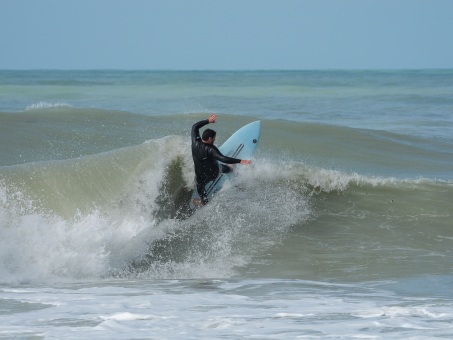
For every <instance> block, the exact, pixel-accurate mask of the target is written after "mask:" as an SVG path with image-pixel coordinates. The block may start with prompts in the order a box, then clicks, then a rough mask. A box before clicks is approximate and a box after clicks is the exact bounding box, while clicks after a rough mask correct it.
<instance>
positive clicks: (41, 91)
mask: <svg viewBox="0 0 453 340" xmlns="http://www.w3.org/2000/svg"><path fill="white" fill-rule="evenodd" d="M211 112H216V113H217V114H218V115H219V118H218V121H217V123H216V124H215V125H214V126H213V128H214V129H215V130H216V131H217V143H218V144H219V145H220V144H221V143H222V141H224V140H226V139H227V138H228V136H229V135H231V134H232V133H233V132H234V131H235V130H237V129H238V128H240V127H241V126H243V125H245V124H247V123H249V122H251V121H254V120H261V121H262V138H261V141H260V145H259V148H258V153H257V155H256V157H255V159H254V160H253V164H252V165H251V166H247V167H242V168H241V169H239V170H240V171H239V173H238V175H237V176H236V177H234V179H232V180H231V181H230V182H228V183H227V185H226V186H225V187H224V189H222V191H220V192H219V193H218V194H217V196H216V197H215V199H214V200H213V201H212V202H210V204H209V205H207V206H206V207H204V208H203V209H201V210H199V211H198V212H197V213H195V214H193V215H192V214H190V212H189V211H188V210H187V202H188V195H190V191H191V188H192V186H193V164H192V160H191V155H190V128H191V126H192V124H194V123H195V122H197V121H198V120H201V119H205V118H207V117H208V116H209V114H210V113H211ZM452 208H453V70H414V71H411V70H401V71H398V70H391V71H372V70H371V71H335V70H331V71H248V72H247V71H237V72H232V71H231V72H214V71H210V72H198V71H187V72H181V71H109V70H104V71H51V70H49V71H0V235H1V237H0V338H21V339H41V338H42V339H71V338H74V339H81V338H85V339H215V338H228V339H238V338H246V339H247V338H253V339H296V338H308V339H315V338H335V339H353V338H367V339H430V338H432V339H434V338H452V337H453V326H452V325H453V293H452V292H453V289H452V288H453V265H452V263H453V209H452Z"/></svg>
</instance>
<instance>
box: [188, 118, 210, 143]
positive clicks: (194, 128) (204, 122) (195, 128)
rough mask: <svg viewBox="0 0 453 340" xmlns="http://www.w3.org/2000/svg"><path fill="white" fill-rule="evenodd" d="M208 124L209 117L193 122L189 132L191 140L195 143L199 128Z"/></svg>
mask: <svg viewBox="0 0 453 340" xmlns="http://www.w3.org/2000/svg"><path fill="white" fill-rule="evenodd" d="M207 124H209V119H204V120H200V121H199V122H198V123H195V124H194V125H193V126H192V133H191V136H192V142H193V143H195V140H197V139H200V138H201V137H200V129H201V128H202V127H203V126H205V125H207Z"/></svg>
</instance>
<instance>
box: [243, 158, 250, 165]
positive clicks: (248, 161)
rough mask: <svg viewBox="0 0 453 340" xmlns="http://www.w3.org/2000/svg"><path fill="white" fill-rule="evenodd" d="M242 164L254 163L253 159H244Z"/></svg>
mask: <svg viewBox="0 0 453 340" xmlns="http://www.w3.org/2000/svg"><path fill="white" fill-rule="evenodd" d="M241 164H247V165H249V164H252V161H251V160H249V159H242V160H241Z"/></svg>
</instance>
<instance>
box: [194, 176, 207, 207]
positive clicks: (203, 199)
mask: <svg viewBox="0 0 453 340" xmlns="http://www.w3.org/2000/svg"><path fill="white" fill-rule="evenodd" d="M205 186H206V183H204V182H201V183H199V182H198V181H197V191H198V195H200V199H201V204H206V203H208V194H207V193H206V189H205Z"/></svg>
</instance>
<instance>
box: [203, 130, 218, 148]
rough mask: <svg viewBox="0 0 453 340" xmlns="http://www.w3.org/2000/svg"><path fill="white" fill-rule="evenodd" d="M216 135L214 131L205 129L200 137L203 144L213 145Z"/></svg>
mask: <svg viewBox="0 0 453 340" xmlns="http://www.w3.org/2000/svg"><path fill="white" fill-rule="evenodd" d="M216 134H217V133H216V132H215V131H214V130H212V129H206V130H204V131H203V135H202V136H201V140H202V141H203V142H204V143H208V144H214V141H215V136H216Z"/></svg>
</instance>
